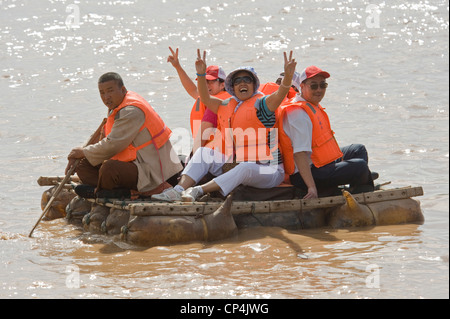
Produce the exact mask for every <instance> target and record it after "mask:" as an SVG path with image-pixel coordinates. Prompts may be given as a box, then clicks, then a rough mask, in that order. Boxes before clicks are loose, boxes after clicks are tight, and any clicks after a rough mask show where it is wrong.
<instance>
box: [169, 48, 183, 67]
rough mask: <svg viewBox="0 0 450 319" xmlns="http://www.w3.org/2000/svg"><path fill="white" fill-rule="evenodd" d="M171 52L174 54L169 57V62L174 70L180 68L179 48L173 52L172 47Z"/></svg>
mask: <svg viewBox="0 0 450 319" xmlns="http://www.w3.org/2000/svg"><path fill="white" fill-rule="evenodd" d="M169 50H170V52H171V53H172V55H169V56H168V57H167V62H170V63H171V64H172V66H173V67H174V68H177V67H179V66H180V61H179V60H178V48H177V50H176V51H175V52H174V51H173V49H172V48H171V47H169Z"/></svg>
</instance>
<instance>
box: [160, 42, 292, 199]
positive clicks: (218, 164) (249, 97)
mask: <svg viewBox="0 0 450 319" xmlns="http://www.w3.org/2000/svg"><path fill="white" fill-rule="evenodd" d="M197 55H198V56H197V61H196V63H195V67H196V71H197V76H198V91H199V95H200V99H201V101H202V103H204V104H205V105H206V106H207V107H208V108H209V109H210V110H212V111H213V112H214V113H217V128H218V129H217V131H216V135H215V136H214V140H213V142H212V143H211V144H209V145H207V146H206V147H201V148H199V149H198V150H197V151H196V152H195V153H194V155H193V157H192V158H191V160H190V161H189V162H188V164H187V166H186V168H185V169H184V171H183V172H182V175H181V179H180V182H179V183H178V185H176V186H175V187H174V188H172V189H167V190H166V191H164V192H163V193H161V194H159V195H153V196H152V199H155V200H163V201H177V200H183V201H188V202H192V201H195V200H196V199H197V198H199V197H200V196H201V195H203V194H206V193H210V192H214V191H219V192H220V193H221V194H222V195H224V196H226V195H228V194H229V193H230V192H231V191H232V190H233V189H235V188H236V187H237V186H239V185H241V184H242V185H247V186H253V187H258V188H272V187H276V186H278V185H279V184H281V182H282V181H283V179H284V169H283V164H282V161H281V156H280V154H279V149H278V143H277V142H276V141H275V142H272V143H271V141H272V140H276V138H275V137H274V135H273V133H274V131H273V130H272V129H273V127H274V125H275V121H276V117H275V111H276V109H277V108H278V107H279V106H280V104H281V102H283V100H284V99H285V97H286V94H287V93H288V91H289V89H290V88H291V84H292V77H293V75H294V72H295V67H296V65H297V63H296V62H295V59H293V58H292V51H291V52H290V55H289V57H288V56H287V54H286V52H285V53H284V72H285V76H284V79H283V82H282V83H281V85H280V87H279V88H278V90H277V91H275V92H274V93H272V94H270V95H267V96H265V95H264V94H263V93H261V92H259V91H258V88H259V86H260V81H259V79H258V76H257V74H256V72H255V71H254V69H253V68H251V67H241V68H238V69H236V70H234V71H233V72H231V73H230V74H229V75H228V76H227V78H226V79H225V89H226V90H227V92H228V93H229V94H230V95H231V98H229V99H227V100H221V99H219V98H217V97H214V96H211V95H210V94H209V92H208V88H207V83H206V79H205V76H206V62H205V60H206V53H205V52H204V53H203V57H202V56H201V54H200V50H198V51H197ZM272 144H273V145H272ZM225 163H233V164H234V165H233V167H232V168H231V169H230V170H229V171H225V167H224V164H225ZM208 173H211V174H212V175H214V176H215V178H214V179H213V180H211V181H210V182H207V183H206V184H203V185H199V186H195V187H192V186H194V185H196V184H197V183H198V182H199V181H200V180H201V179H202V178H203V177H204V176H205V175H206V174H208Z"/></svg>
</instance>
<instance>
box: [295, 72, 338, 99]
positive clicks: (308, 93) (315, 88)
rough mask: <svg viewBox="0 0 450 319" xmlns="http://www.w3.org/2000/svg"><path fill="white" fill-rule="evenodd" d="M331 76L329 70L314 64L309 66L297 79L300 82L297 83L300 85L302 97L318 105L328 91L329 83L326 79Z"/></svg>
mask: <svg viewBox="0 0 450 319" xmlns="http://www.w3.org/2000/svg"><path fill="white" fill-rule="evenodd" d="M329 77H330V74H329V73H328V72H325V71H323V70H321V69H319V68H318V67H316V66H314V65H312V66H309V67H307V68H306V69H305V70H303V72H302V73H301V74H300V77H299V78H298V80H297V83H300V84H297V85H299V86H300V91H301V95H302V97H303V98H304V99H305V100H306V101H308V102H311V103H312V104H314V105H318V104H319V103H320V101H322V99H323V97H324V96H325V93H326V91H327V87H328V83H327V82H326V79H328V78H329Z"/></svg>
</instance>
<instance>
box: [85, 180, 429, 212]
mask: <svg viewBox="0 0 450 319" xmlns="http://www.w3.org/2000/svg"><path fill="white" fill-rule="evenodd" d="M422 195H423V188H422V187H421V186H418V187H411V186H408V187H402V188H394V189H388V190H379V191H375V192H367V193H361V194H354V195H353V194H352V196H353V197H354V198H355V200H356V201H357V202H358V203H360V204H370V203H378V202H385V201H389V200H396V199H406V198H410V197H415V196H422ZM89 201H91V202H94V203H97V204H99V205H104V206H108V207H114V208H118V209H126V210H129V211H130V216H198V215H202V214H203V215H207V214H211V213H213V212H215V211H216V210H217V209H218V208H219V207H220V205H222V204H223V202H194V203H184V202H175V203H163V202H148V201H145V202H143V201H113V202H111V201H109V200H108V199H106V200H105V199H92V200H89ZM344 203H345V198H344V196H331V197H322V198H315V199H291V200H272V201H235V202H233V203H232V207H231V211H232V214H233V215H241V214H250V213H252V214H258V213H279V212H287V211H303V210H312V209H317V208H329V207H334V206H339V205H342V204H344Z"/></svg>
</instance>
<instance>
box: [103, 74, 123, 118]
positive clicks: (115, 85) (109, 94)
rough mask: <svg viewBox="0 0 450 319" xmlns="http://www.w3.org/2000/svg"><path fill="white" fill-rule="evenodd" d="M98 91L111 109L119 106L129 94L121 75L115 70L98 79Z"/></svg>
mask: <svg viewBox="0 0 450 319" xmlns="http://www.w3.org/2000/svg"><path fill="white" fill-rule="evenodd" d="M98 91H99V92H100V97H101V98H102V101H103V103H104V104H105V105H106V106H107V107H108V108H109V109H110V110H112V109H115V108H116V107H118V106H119V105H120V103H122V101H123V99H124V98H125V95H126V94H127V89H126V88H125V86H124V84H123V80H122V78H121V76H120V75H119V74H117V73H114V72H108V73H105V74H103V75H102V76H101V77H100V78H99V79H98Z"/></svg>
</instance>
